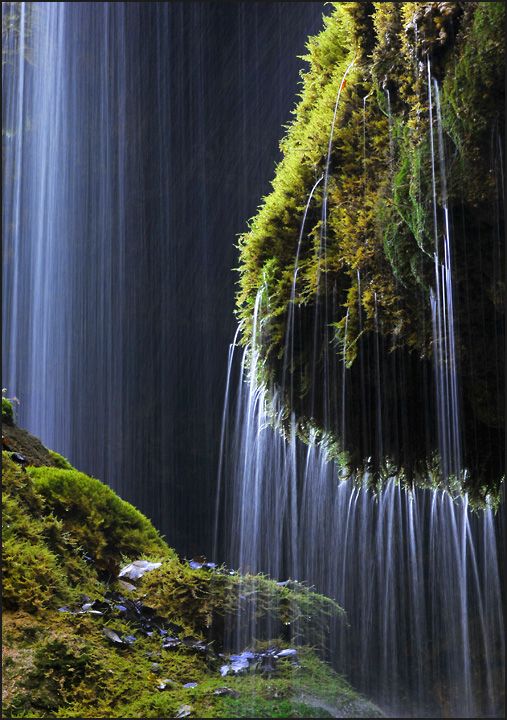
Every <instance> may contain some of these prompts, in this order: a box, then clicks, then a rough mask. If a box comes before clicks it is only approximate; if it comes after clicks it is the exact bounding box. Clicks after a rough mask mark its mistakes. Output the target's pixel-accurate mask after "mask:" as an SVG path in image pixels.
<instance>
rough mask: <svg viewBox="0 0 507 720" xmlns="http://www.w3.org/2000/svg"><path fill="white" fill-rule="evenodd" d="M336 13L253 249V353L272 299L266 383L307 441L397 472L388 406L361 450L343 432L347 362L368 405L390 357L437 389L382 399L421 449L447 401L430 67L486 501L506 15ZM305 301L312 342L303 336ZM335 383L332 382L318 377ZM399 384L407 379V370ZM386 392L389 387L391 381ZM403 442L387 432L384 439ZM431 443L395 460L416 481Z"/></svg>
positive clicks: (359, 431)
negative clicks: (429, 416) (436, 369)
mask: <svg viewBox="0 0 507 720" xmlns="http://www.w3.org/2000/svg"><path fill="white" fill-rule="evenodd" d="M333 5H334V9H333V12H332V13H331V14H330V15H329V16H328V17H327V18H326V19H325V26H324V29H323V31H322V32H321V33H320V34H319V35H317V36H315V37H314V38H311V39H310V40H309V42H308V46H307V48H308V52H307V54H306V55H305V57H304V59H305V60H306V61H307V62H308V69H307V70H306V71H305V72H304V73H303V74H302V88H301V92H300V95H299V100H298V104H297V107H296V108H295V110H294V112H293V116H294V117H293V120H292V122H291V123H290V124H289V125H288V126H287V130H286V135H285V137H284V138H283V140H282V142H281V149H282V152H283V157H282V160H281V161H280V163H279V164H278V166H277V167H276V171H275V176H274V179H273V181H272V191H271V193H270V194H269V195H267V196H266V197H265V198H263V201H262V204H261V206H260V207H259V210H258V212H257V214H256V215H255V216H254V217H253V218H252V219H251V220H250V222H249V225H248V229H247V231H246V232H245V233H244V234H243V235H242V236H241V238H240V242H239V249H240V267H239V273H240V279H239V286H240V289H239V292H238V295H237V314H238V318H239V320H240V321H241V323H242V325H241V327H242V336H241V342H242V343H243V344H244V345H249V344H250V343H251V341H252V337H253V317H254V312H253V310H254V307H255V303H256V301H257V302H258V303H259V314H258V318H259V325H258V328H257V329H256V351H257V352H258V353H259V354H260V362H259V363H258V366H259V367H261V368H262V377H260V378H257V380H258V381H260V382H262V384H264V385H266V386H267V387H271V388H272V394H273V395H274V394H276V395H277V396H278V397H279V396H280V392H279V391H280V390H282V391H283V392H284V393H285V395H283V393H282V402H283V404H284V406H285V416H286V417H289V416H290V414H291V413H292V412H294V414H295V415H296V417H297V419H298V424H299V428H300V430H299V432H300V434H301V435H304V428H305V427H306V426H308V425H311V426H312V427H313V429H314V431H319V432H321V433H322V434H323V435H326V436H330V437H332V443H331V444H332V445H334V446H336V447H337V448H338V449H339V453H346V454H347V455H348V456H349V458H352V459H354V464H355V466H356V467H357V468H358V469H359V470H361V469H364V463H365V459H366V458H368V457H372V458H373V461H374V464H375V465H376V466H377V467H380V466H381V465H382V464H383V463H384V462H385V460H384V458H380V457H377V451H376V447H375V442H376V440H375V438H376V437H377V436H378V432H377V431H376V429H375V422H376V420H375V418H374V417H373V416H372V413H374V412H375V411H374V410H372V409H371V408H369V407H366V406H365V407H362V408H361V416H362V417H361V420H360V422H359V423H358V427H357V428H356V427H354V421H353V420H352V423H349V425H350V427H349V431H348V434H347V445H346V446H345V444H344V441H343V438H341V437H340V417H341V413H340V412H335V413H334V414H333V410H332V406H333V403H334V398H336V397H339V396H340V391H341V387H340V383H341V379H342V371H341V368H340V367H338V369H337V366H339V364H340V363H341V362H342V361H344V362H345V364H346V366H347V368H348V369H350V371H351V372H350V373H348V374H347V388H348V391H349V396H350V398H353V399H354V400H355V401H356V402H357V403H359V404H360V403H361V402H362V400H361V393H364V392H366V394H368V393H375V392H377V390H376V388H375V387H374V385H375V382H376V380H375V378H374V377H372V376H371V371H370V370H367V368H371V367H372V362H375V359H374V358H375V355H374V354H375V347H376V346H377V345H379V346H380V347H381V353H382V362H381V364H382V366H384V367H389V366H390V365H391V364H394V365H397V366H398V367H400V368H405V367H407V366H408V367H410V368H411V370H410V372H411V373H412V376H411V378H410V383H411V385H412V387H422V386H423V385H426V386H427V389H426V395H425V396H424V397H423V394H422V391H421V395H420V396H418V397H417V398H416V397H414V398H413V399H412V398H410V401H409V402H406V396H408V395H409V394H410V393H408V392H400V393H399V397H398V398H395V397H394V394H395V393H394V391H393V393H391V396H389V397H388V398H386V399H385V401H384V399H383V404H384V405H385V406H386V407H388V408H389V409H388V411H387V412H386V417H389V418H393V417H402V416H403V417H404V418H408V421H409V428H408V433H409V434H410V436H411V437H417V436H418V435H420V434H421V428H420V424H419V421H418V419H417V415H418V413H419V408H420V406H421V402H425V403H426V405H427V404H428V398H429V399H430V402H431V401H432V399H433V396H434V394H435V388H434V387H433V386H432V385H431V383H432V380H431V378H432V368H431V362H432V352H433V342H432V321H431V308H430V299H429V298H430V288H431V287H432V285H433V284H434V253H435V249H436V248H435V237H436V242H437V245H440V244H441V243H442V234H443V228H442V227H441V223H439V224H438V227H437V229H436V234H435V228H434V217H433V187H432V164H431V153H430V128H429V111H428V107H429V94H428V87H427V63H428V61H429V62H430V64H431V71H432V77H433V78H435V79H436V80H437V81H438V83H439V87H440V97H441V109H442V122H443V145H444V154H445V157H446V165H447V178H446V184H447V194H448V198H447V204H448V209H449V213H450V217H451V220H452V233H453V238H452V240H453V252H454V253H455V257H454V268H453V270H454V274H455V278H454V282H455V295H456V299H455V307H456V313H457V315H456V323H455V326H456V332H457V333H458V336H457V338H456V347H457V348H458V353H459V357H458V367H459V372H460V387H461V388H462V392H463V397H464V412H463V421H464V429H463V434H464V440H463V445H464V448H465V458H464V464H465V466H466V467H467V470H468V471H469V472H468V476H467V478H468V479H467V481H466V483H465V485H464V486H463V487H464V489H466V490H468V491H469V492H470V493H471V496H472V499H474V498H475V499H479V496H480V490H479V488H480V487H482V486H483V485H486V486H488V487H489V489H490V491H491V492H493V493H495V492H498V488H499V482H500V476H501V474H502V462H501V460H499V458H500V457H501V455H502V453H501V452H498V451H497V449H496V448H497V447H500V448H501V447H502V444H503V439H502V437H501V436H500V434H499V432H497V430H498V429H499V428H503V427H504V417H503V414H502V409H501V408H500V404H499V402H498V397H502V388H503V384H502V382H503V380H502V378H503V373H502V368H503V356H502V338H503V337H504V322H503V317H502V316H501V314H500V313H501V310H500V305H501V304H503V301H504V287H505V284H504V281H503V279H502V278H501V277H500V273H499V271H498V268H501V267H503V266H504V247H503V242H502V237H501V233H502V228H503V204H502V200H501V198H500V186H501V178H502V173H503V168H502V167H501V162H500V161H499V160H498V159H495V157H498V151H497V149H495V148H497V146H502V147H503V140H502V137H503V136H502V133H503V112H504V110H503V108H504V103H503V102H502V99H503V93H504V88H503V64H502V62H501V58H502V51H501V48H502V47H503V43H504V35H503V17H504V12H505V6H504V4H503V3H490V2H485V3H467V4H463V3H334V4H333ZM346 73H347V74H346ZM345 74H346V77H345ZM340 88H341V90H340ZM434 95H435V93H433V103H434V102H435V100H434ZM338 97H339V101H338V103H337V99H338ZM335 110H336V113H335ZM433 110H434V114H435V113H436V110H435V107H434V108H433ZM333 116H334V125H333ZM331 128H333V131H332V134H331ZM437 154H438V153H437ZM328 162H329V176H326V168H327V167H328ZM438 162H439V160H438V157H437V172H436V176H437V177H436V196H437V197H436V201H437V215H438V217H440V216H442V217H443V204H444V191H443V187H441V183H440V174H439V169H438ZM319 178H323V180H322V181H321V182H320V183H317V185H316V187H314V185H315V183H316V181H318V179H319ZM312 187H314V192H313V196H312V197H311V199H310V193H311V190H312ZM324 195H325V198H324ZM307 203H308V206H307ZM306 207H307V210H308V211H307V215H306V221H305V225H304V227H303V228H302V219H303V216H304V213H305V208H306ZM478 248H479V249H478ZM440 251H441V249H440ZM296 259H297V268H296ZM296 269H297V275H295V270H296ZM293 289H294V297H293V298H292V292H293ZM479 289H481V290H479ZM470 298H472V299H470ZM291 302H292V303H293V313H294V328H295V330H294V336H293V337H290V338H289V334H288V333H289V329H288V327H287V320H288V313H289V309H290V305H291ZM379 336H380V337H379ZM491 338H498V341H497V342H496V346H495V352H494V353H490V352H488V351H485V349H486V348H488V346H489V344H490V343H491ZM289 339H290V341H291V344H292V345H293V346H294V355H293V357H292V356H291V357H290V358H288V357H287V353H286V350H285V347H286V343H287V342H288V340H289ZM358 365H360V366H361V365H362V367H360V368H356V366H358ZM365 373H370V376H368V375H365ZM323 377H324V378H328V379H329V380H328V384H327V385H324V384H323V383H321V382H320V380H319V382H318V383H315V382H314V380H313V379H314V378H319V379H321V378H323ZM283 378H284V379H285V381H286V382H285V387H284V388H280V386H281V383H282V379H283ZM288 378H290V381H289V380H288ZM476 381H477V382H476ZM396 382H400V383H402V382H403V376H400V375H398V376H397V377H396ZM408 382H409V380H407V383H408ZM316 385H318V386H316ZM365 386H366V387H367V390H366V391H365V390H364V388H365ZM382 392H383V393H384V392H387V393H389V392H390V390H389V389H388V388H386V385H385V383H384V384H383V385H382ZM416 394H417V393H416ZM351 402H352V401H351ZM404 403H405V404H404ZM330 408H331V409H330ZM430 411H431V409H430ZM348 414H352V411H350V412H348ZM492 428H494V431H493V432H491V429H492ZM396 432H397V431H396V430H395V429H393V428H388V427H384V428H382V435H383V436H384V437H386V436H389V435H390V434H391V433H392V434H396ZM425 432H426V431H425ZM428 432H429V437H428V438H427V442H425V443H421V444H420V446H418V445H417V443H416V444H415V445H417V446H414V448H413V449H412V450H411V451H410V452H407V449H406V448H403V447H401V445H402V443H399V444H398V447H395V446H394V445H395V443H394V442H393V446H392V447H390V448H388V454H389V455H390V456H391V457H392V458H393V460H394V462H395V464H396V465H397V466H399V467H400V468H402V469H403V472H404V473H405V475H406V477H407V478H409V479H410V480H412V478H413V477H414V476H415V475H417V472H416V470H417V468H418V467H422V466H424V465H427V464H429V463H431V456H432V454H433V452H434V451H435V450H436V449H437V447H438V438H437V432H436V429H435V428H432V429H429V430H428ZM426 434H427V433H426ZM405 444H406V443H405Z"/></svg>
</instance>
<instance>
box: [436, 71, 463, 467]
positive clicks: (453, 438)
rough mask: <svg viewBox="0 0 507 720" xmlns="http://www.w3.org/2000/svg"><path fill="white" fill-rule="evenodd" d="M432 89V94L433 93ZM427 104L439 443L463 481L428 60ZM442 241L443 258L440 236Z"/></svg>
mask: <svg viewBox="0 0 507 720" xmlns="http://www.w3.org/2000/svg"><path fill="white" fill-rule="evenodd" d="M432 85H433V91H432ZM433 93H434V96H435V108H436V121H437V122H436V129H437V139H438V162H439V170H440V196H441V205H442V212H443V218H442V221H441V223H440V224H439V223H438V204H437V182H436V169H435V166H436V153H435V141H434V115H433ZM428 104H429V117H430V147H431V179H432V190H433V225H434V237H435V255H434V258H435V288H434V289H432V290H431V298H430V301H431V316H432V328H433V347H434V367H435V389H436V404H437V408H438V413H437V423H438V440H439V452H440V460H441V466H442V468H441V469H442V475H443V477H444V478H446V479H448V478H449V477H450V476H454V477H455V478H456V479H458V480H459V479H460V476H461V471H462V452H461V431H460V407H459V405H460V403H459V388H458V368H457V351H456V337H455V327H454V317H455V312H454V282H453V273H452V246H451V226H450V219H449V207H448V200H447V181H446V178H447V172H446V162H445V147H444V139H443V131H442V111H441V107H440V91H439V87H438V83H437V81H436V80H434V79H433V78H432V76H431V64H430V60H429V58H428ZM440 233H441V234H442V238H443V258H441V251H440V236H439V234H440Z"/></svg>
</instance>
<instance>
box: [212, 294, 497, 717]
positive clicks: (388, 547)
mask: <svg viewBox="0 0 507 720" xmlns="http://www.w3.org/2000/svg"><path fill="white" fill-rule="evenodd" d="M258 297H259V305H258V306H257V308H256V319H257V328H258V330H257V332H261V331H262V330H261V329H260V323H259V321H258V312H259V306H260V303H261V294H260V293H259V296H258ZM255 341H256V342H258V341H259V338H258V337H256V338H255ZM258 363H259V355H258V353H256V352H255V351H253V350H249V349H247V350H246V351H245V352H244V354H243V358H242V362H241V369H240V375H239V377H240V382H239V386H238V388H237V395H236V399H235V406H232V407H230V418H229V419H230V420H231V427H232V426H233V427H234V428H236V432H232V438H231V439H230V444H229V447H228V448H224V458H223V462H224V465H223V467H222V471H223V473H224V477H229V478H232V480H233V482H232V485H231V484H230V483H229V487H228V489H227V492H228V493H229V495H228V498H227V503H226V506H227V508H228V511H227V516H228V517H229V518H230V519H231V521H232V526H231V528H230V532H228V533H227V536H226V537H225V538H223V541H224V546H226V547H227V548H228V551H227V554H226V557H227V560H228V562H229V564H230V565H231V567H234V568H239V569H240V570H242V571H252V572H265V573H268V574H269V575H270V576H272V577H274V578H276V579H280V580H282V579H286V578H291V579H295V580H300V581H302V580H303V581H306V582H309V583H311V584H313V585H315V587H316V589H317V591H318V592H322V593H324V594H326V595H329V596H330V597H332V598H334V599H336V600H337V602H338V603H339V604H340V605H341V606H342V607H343V608H344V609H345V611H346V612H347V620H348V623H349V626H346V625H343V623H339V622H338V623H336V625H335V626H334V628H333V632H332V633H331V636H330V637H329V639H328V649H327V650H328V657H329V659H330V660H331V661H332V662H333V664H334V666H335V667H336V668H337V669H338V670H339V671H340V672H342V673H343V674H344V675H345V676H346V677H347V678H348V679H349V680H350V681H351V682H352V684H353V685H355V686H356V687H357V688H358V689H360V690H361V691H362V692H364V693H365V694H366V695H367V696H369V697H371V698H372V699H374V700H375V701H376V702H377V703H378V704H379V705H380V706H381V707H382V708H383V709H384V710H385V711H386V713H387V714H388V716H391V717H392V716H395V717H400V716H402V717H404V716H412V717H442V716H445V717H485V716H487V717H489V716H493V717H494V716H497V715H499V714H501V711H502V707H501V700H500V699H499V698H500V696H499V691H500V688H501V683H502V674H503V668H504V664H505V648H504V644H503V638H504V625H503V614H502V584H503V579H502V577H501V567H500V564H499V563H500V560H499V552H500V550H501V542H502V541H501V526H500V517H499V516H498V515H495V514H494V512H493V510H492V509H491V508H486V509H485V510H482V511H480V512H474V511H473V510H471V509H470V507H469V505H468V502H467V498H466V496H465V497H458V498H453V497H452V496H451V495H450V494H449V493H448V492H447V491H445V490H424V489H420V488H415V487H414V488H411V489H408V488H406V487H403V486H402V485H401V484H400V482H399V480H398V479H397V478H395V477H391V478H390V479H388V480H387V482H386V483H385V485H384V487H383V489H382V490H381V491H380V492H379V493H378V494H375V493H374V492H373V491H372V490H371V489H369V487H368V477H366V478H364V480H363V482H362V483H361V484H359V483H355V482H353V481H351V480H343V479H341V468H340V467H339V466H338V465H336V464H335V463H332V462H329V461H328V459H327V458H326V448H325V447H323V446H322V445H319V444H318V443H317V442H316V441H315V439H314V440H313V441H312V439H311V438H310V442H309V443H308V444H304V443H302V442H300V441H299V440H298V439H297V436H296V424H295V420H294V418H293V419H292V422H291V425H290V431H289V432H288V433H287V432H286V433H285V435H286V436H285V438H284V437H283V436H282V434H281V433H280V431H279V426H280V424H281V416H282V408H281V405H280V402H279V400H280V398H279V396H278V395H277V394H276V391H275V392H273V391H271V392H269V391H268V390H267V389H266V388H265V387H263V386H262V385H259V384H257V382H256V373H257V371H258V367H257V364H258ZM226 421H227V417H226ZM277 426H278V429H277ZM252 637H259V628H258V627H256V625H255V621H254V619H253V618H252V619H251V621H250V624H249V625H248V627H247V628H246V627H245V625H244V618H243V625H242V632H241V633H237V634H236V635H235V636H234V638H233V641H234V644H235V647H236V649H238V650H239V649H241V648H244V647H246V646H247V644H248V642H249V641H251V638H252Z"/></svg>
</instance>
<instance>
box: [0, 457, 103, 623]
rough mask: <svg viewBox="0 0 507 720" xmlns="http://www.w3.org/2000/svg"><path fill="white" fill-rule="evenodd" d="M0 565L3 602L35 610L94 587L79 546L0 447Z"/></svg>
mask: <svg viewBox="0 0 507 720" xmlns="http://www.w3.org/2000/svg"><path fill="white" fill-rule="evenodd" d="M2 456H3V457H2V460H3V463H2V464H3V468H2V540H3V547H2V567H3V599H4V603H5V607H6V608H19V609H24V610H28V611H30V612H37V611H39V610H41V609H43V608H45V607H55V606H56V605H57V604H59V603H62V602H65V601H69V600H71V599H72V598H73V597H74V596H75V587H76V584H77V583H80V584H81V585H82V587H83V588H84V587H87V588H88V589H91V590H93V589H96V585H95V583H94V575H93V573H92V572H90V570H89V569H88V568H87V566H86V563H85V561H84V559H83V557H82V553H81V551H80V548H79V546H78V544H77V542H76V541H75V539H74V538H71V537H69V536H68V535H67V534H66V533H65V531H64V528H63V525H62V523H61V521H59V520H58V519H57V518H56V517H54V515H52V514H51V512H50V511H49V509H48V508H47V506H46V504H45V502H44V499H43V498H42V497H41V496H40V495H39V493H38V492H37V491H36V489H35V488H34V485H33V483H32V481H31V479H30V478H29V476H28V475H27V473H26V472H25V470H24V469H23V468H21V467H19V465H17V464H15V463H14V462H13V461H12V460H11V459H10V457H9V455H8V454H7V453H5V452H4V453H2Z"/></svg>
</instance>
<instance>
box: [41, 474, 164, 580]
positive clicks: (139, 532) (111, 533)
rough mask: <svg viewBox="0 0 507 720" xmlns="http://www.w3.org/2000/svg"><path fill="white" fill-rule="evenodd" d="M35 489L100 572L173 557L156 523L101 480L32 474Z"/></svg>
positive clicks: (75, 476)
mask: <svg viewBox="0 0 507 720" xmlns="http://www.w3.org/2000/svg"><path fill="white" fill-rule="evenodd" d="M27 472H28V475H29V476H30V478H31V480H32V482H33V484H34V488H35V489H36V491H37V492H38V493H39V494H40V495H41V496H42V497H43V498H44V500H45V502H46V504H47V507H48V508H49V509H50V510H51V512H52V513H54V515H55V516H56V517H57V518H59V519H60V520H61V522H62V523H63V528H64V530H65V532H68V533H70V534H71V535H72V537H74V538H75V539H76V541H77V542H78V543H79V545H80V546H81V547H82V548H83V549H84V550H85V552H86V553H87V554H88V555H89V557H90V558H91V559H92V560H93V563H94V565H95V567H97V568H98V569H99V570H100V571H108V572H111V573H114V574H116V573H117V572H118V570H119V565H120V562H121V558H122V557H123V556H125V557H129V558H131V557H137V556H138V555H140V554H141V553H144V554H148V555H161V556H168V555H171V554H173V553H172V551H171V550H170V549H169V547H168V546H167V544H166V543H165V542H164V541H163V540H162V538H161V537H160V535H159V533H158V532H157V531H156V530H155V528H154V527H153V525H152V524H151V522H150V521H149V520H148V519H147V518H146V517H145V516H144V515H142V513H140V512H139V511H138V510H137V509H136V508H135V507H133V505H131V504H130V503H128V502H126V501H124V500H121V499H120V498H119V497H118V495H116V493H114V492H113V490H111V488H109V487H108V486H107V485H105V484H104V483H103V482H101V481H100V480H97V479H96V478H93V477H90V476H88V475H85V474H84V473H81V472H78V471H77V470H68V469H61V468H47V467H37V468H35V467H31V468H28V469H27Z"/></svg>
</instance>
